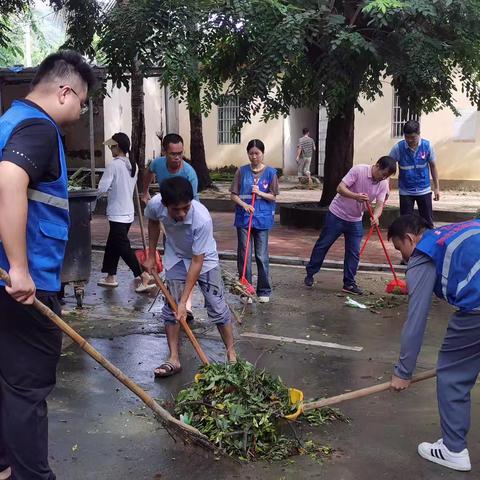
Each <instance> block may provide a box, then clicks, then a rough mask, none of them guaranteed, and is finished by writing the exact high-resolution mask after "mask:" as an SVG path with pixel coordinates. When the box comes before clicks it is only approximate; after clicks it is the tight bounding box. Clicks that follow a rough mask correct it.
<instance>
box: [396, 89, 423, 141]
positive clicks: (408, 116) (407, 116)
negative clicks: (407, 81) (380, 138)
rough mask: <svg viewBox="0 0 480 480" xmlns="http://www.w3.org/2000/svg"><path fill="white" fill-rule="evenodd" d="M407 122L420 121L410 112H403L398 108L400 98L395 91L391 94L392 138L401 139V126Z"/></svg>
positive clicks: (418, 116)
mask: <svg viewBox="0 0 480 480" xmlns="http://www.w3.org/2000/svg"><path fill="white" fill-rule="evenodd" d="M408 120H416V121H417V122H419V121H420V115H417V114H414V113H411V112H410V110H404V109H402V107H401V106H400V96H399V95H398V92H397V91H394V94H393V110H392V137H393V138H400V137H403V125H404V124H405V122H407V121H408Z"/></svg>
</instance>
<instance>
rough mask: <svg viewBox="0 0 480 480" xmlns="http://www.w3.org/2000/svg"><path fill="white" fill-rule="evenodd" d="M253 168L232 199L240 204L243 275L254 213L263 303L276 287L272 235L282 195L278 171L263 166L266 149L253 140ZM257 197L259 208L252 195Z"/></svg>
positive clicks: (236, 184)
mask: <svg viewBox="0 0 480 480" xmlns="http://www.w3.org/2000/svg"><path fill="white" fill-rule="evenodd" d="M247 153H248V158H249V160H250V164H249V165H244V166H243V167H240V168H239V169H238V170H237V171H236V172H235V177H234V179H233V182H232V186H231V188H230V194H231V195H230V198H231V199H232V200H233V201H234V202H235V203H236V207H235V227H237V236H238V248H237V267H238V274H239V276H241V275H242V271H243V264H244V260H245V248H246V243H247V232H248V223H249V219H250V214H252V213H253V221H252V232H251V238H252V241H253V246H254V248H255V261H256V264H257V273H258V279H257V296H258V300H259V302H262V303H266V302H268V301H269V300H270V296H271V293H272V285H271V282H270V273H269V263H270V262H269V254H268V232H269V231H270V229H271V228H272V227H273V223H274V220H275V199H276V196H277V195H278V193H279V189H278V177H277V171H276V170H275V169H274V168H273V167H268V166H267V165H265V164H264V163H263V159H264V153H265V145H264V144H263V142H262V141H261V140H250V142H248V145H247ZM253 194H255V196H256V198H255V206H252V195H253ZM245 276H246V278H247V280H248V281H249V282H250V283H251V282H252V248H249V250H248V260H247V271H246V275H245Z"/></svg>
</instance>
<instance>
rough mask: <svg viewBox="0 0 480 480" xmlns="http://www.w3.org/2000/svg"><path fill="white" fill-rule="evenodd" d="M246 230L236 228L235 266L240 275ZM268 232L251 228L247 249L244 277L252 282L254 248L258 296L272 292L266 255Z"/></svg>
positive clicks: (266, 295)
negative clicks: (253, 252)
mask: <svg viewBox="0 0 480 480" xmlns="http://www.w3.org/2000/svg"><path fill="white" fill-rule="evenodd" d="M247 231H248V230H247V229H246V228H237V237H238V248H237V268H238V275H239V276H240V277H241V276H242V272H243V262H244V260H245V246H246V244H247ZM268 232H269V231H268V230H257V229H256V228H252V233H251V237H250V247H249V249H248V260H247V271H246V273H245V277H246V279H247V280H248V281H249V282H250V283H252V250H253V249H255V262H256V264H257V274H258V278H257V295H258V296H259V297H269V296H270V294H271V293H272V285H271V283H270V266H269V255H268ZM252 246H253V248H252Z"/></svg>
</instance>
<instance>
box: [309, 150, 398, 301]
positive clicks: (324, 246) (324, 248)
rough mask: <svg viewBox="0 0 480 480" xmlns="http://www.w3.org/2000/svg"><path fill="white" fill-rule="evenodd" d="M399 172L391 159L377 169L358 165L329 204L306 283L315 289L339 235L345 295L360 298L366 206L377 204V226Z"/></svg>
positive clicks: (375, 210) (342, 182)
mask: <svg viewBox="0 0 480 480" xmlns="http://www.w3.org/2000/svg"><path fill="white" fill-rule="evenodd" d="M396 171H397V166H396V162H395V160H394V159H393V158H391V157H381V158H380V159H379V160H378V161H377V163H376V164H375V165H355V166H354V167H353V168H351V169H350V171H349V172H348V173H347V174H346V175H345V176H344V177H343V179H342V181H341V182H340V184H339V185H338V187H337V195H336V196H335V198H334V199H333V201H332V203H331V204H330V207H329V210H328V213H327V216H326V218H325V225H324V226H323V229H322V232H321V233H320V236H319V237H318V240H317V242H316V243H315V246H314V247H313V250H312V254H311V256H310V261H309V262H308V264H307V267H306V270H307V275H306V277H305V280H304V283H305V285H306V286H307V287H311V286H312V285H313V276H314V275H315V274H316V273H317V272H319V271H320V269H321V268H322V265H323V261H324V260H325V256H326V255H327V253H328V250H329V249H330V247H331V246H332V245H333V244H334V243H335V241H336V240H337V238H338V237H340V235H342V234H343V235H344V236H345V261H344V265H343V291H344V292H346V293H353V294H355V295H361V294H362V293H363V292H362V290H361V289H360V288H358V286H357V284H356V282H355V275H356V274H357V268H358V263H359V261H360V243H361V241H362V237H363V223H362V217H363V212H364V211H365V210H367V206H366V205H365V202H373V201H375V209H374V212H373V216H374V218H373V220H372V222H373V223H375V224H376V223H378V219H379V218H380V216H381V214H382V212H383V206H384V204H385V200H386V198H387V196H388V190H389V187H388V180H387V179H388V177H390V176H391V175H394V174H395V172H396Z"/></svg>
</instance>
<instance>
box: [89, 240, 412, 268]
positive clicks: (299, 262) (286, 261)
mask: <svg viewBox="0 0 480 480" xmlns="http://www.w3.org/2000/svg"><path fill="white" fill-rule="evenodd" d="M132 248H133V249H134V250H137V249H141V248H142V246H141V245H132ZM92 250H96V251H99V252H103V251H105V245H92ZM161 251H162V252H163V249H162V250H161ZM218 256H219V258H220V260H231V261H236V260H237V254H236V253H235V252H229V251H224V252H218ZM307 263H308V258H301V257H283V256H279V255H270V264H271V265H285V266H292V267H304V266H306V265H307ZM323 267H325V268H332V269H335V270H343V261H340V260H325V261H324V262H323ZM394 268H395V271H396V272H397V273H405V271H406V266H405V265H395V266H394ZM358 270H359V271H360V272H390V266H389V265H388V264H385V263H367V262H360V264H359V266H358Z"/></svg>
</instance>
